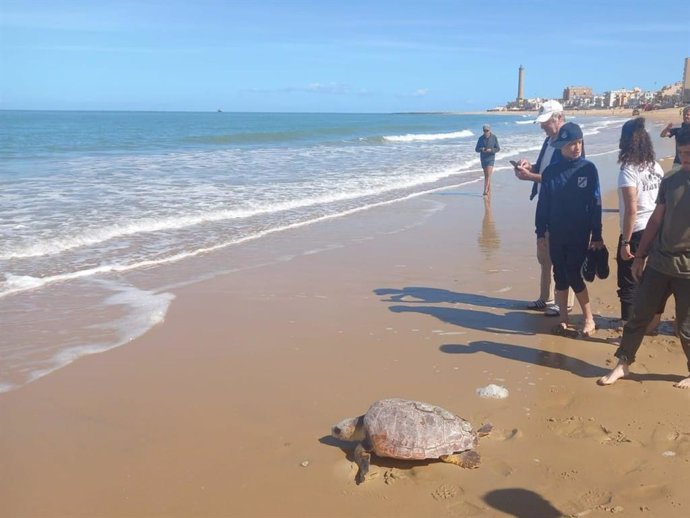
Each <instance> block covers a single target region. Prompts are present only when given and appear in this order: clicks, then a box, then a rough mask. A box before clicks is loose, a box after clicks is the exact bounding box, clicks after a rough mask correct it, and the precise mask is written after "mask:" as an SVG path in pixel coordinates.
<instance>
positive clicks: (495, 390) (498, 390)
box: [477, 383, 508, 399]
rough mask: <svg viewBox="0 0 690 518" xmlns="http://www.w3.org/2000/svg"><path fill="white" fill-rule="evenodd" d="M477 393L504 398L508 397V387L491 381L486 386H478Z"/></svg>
mask: <svg viewBox="0 0 690 518" xmlns="http://www.w3.org/2000/svg"><path fill="white" fill-rule="evenodd" d="M477 395H478V396H479V397H483V398H491V399H505V398H507V397H508V389H507V388H505V387H502V386H500V385H494V384H493V383H492V384H490V385H487V386H486V387H482V388H478V389H477Z"/></svg>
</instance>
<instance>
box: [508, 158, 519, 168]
mask: <svg viewBox="0 0 690 518" xmlns="http://www.w3.org/2000/svg"><path fill="white" fill-rule="evenodd" d="M509 162H510V163H511V164H513V167H517V166H518V163H517V162H516V161H515V160H509Z"/></svg>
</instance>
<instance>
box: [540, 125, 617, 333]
mask: <svg viewBox="0 0 690 518" xmlns="http://www.w3.org/2000/svg"><path fill="white" fill-rule="evenodd" d="M553 144H554V146H555V147H556V148H557V149H560V151H561V155H562V156H563V159H562V160H561V161H559V162H557V163H555V164H551V165H549V167H547V168H546V170H545V171H544V173H543V175H542V180H541V188H540V190H539V201H538V202H537V213H536V217H535V226H536V234H537V241H538V242H539V241H540V240H544V239H545V237H546V233H547V232H548V233H549V254H550V255H551V262H552V263H553V277H554V281H555V283H556V303H557V304H558V305H559V307H560V310H561V311H560V322H559V323H558V324H557V325H556V326H555V327H554V328H553V332H554V333H556V334H560V335H565V336H576V335H577V333H576V332H575V331H573V330H571V329H570V328H569V325H568V311H567V298H568V288H572V289H573V291H574V292H575V297H576V298H577V301H578V303H579V304H580V307H581V308H582V314H583V317H584V325H583V328H582V331H581V332H582V334H583V335H584V336H591V335H592V334H593V333H594V331H595V324H594V316H593V314H592V308H591V306H590V303H589V293H588V292H587V286H586V285H585V281H584V279H583V278H582V273H581V269H582V264H583V263H584V261H585V256H586V254H587V250H588V249H590V248H591V249H594V250H597V249H600V248H603V246H604V243H603V240H602V237H601V194H600V191H599V173H598V172H597V168H596V166H595V165H594V164H593V163H592V162H590V161H589V160H586V159H585V158H583V157H582V130H581V129H580V127H579V126H578V125H577V124H574V123H572V122H568V123H566V124H564V125H563V126H562V127H561V129H560V130H559V131H558V137H557V138H556V140H555V141H554V143H553Z"/></svg>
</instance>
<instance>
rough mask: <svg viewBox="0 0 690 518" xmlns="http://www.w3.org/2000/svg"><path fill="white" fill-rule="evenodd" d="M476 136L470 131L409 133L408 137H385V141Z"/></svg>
mask: <svg viewBox="0 0 690 518" xmlns="http://www.w3.org/2000/svg"><path fill="white" fill-rule="evenodd" d="M472 136H474V133H472V132H471V131H470V130H461V131H453V132H451V133H428V134H427V133H420V134H414V133H409V134H407V135H389V136H384V137H383V140H385V141H388V142H430V141H434V140H449V139H456V138H467V137H472Z"/></svg>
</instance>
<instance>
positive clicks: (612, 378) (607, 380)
mask: <svg viewBox="0 0 690 518" xmlns="http://www.w3.org/2000/svg"><path fill="white" fill-rule="evenodd" d="M628 374H630V369H629V368H628V364H627V363H623V362H622V361H619V362H618V365H616V366H615V367H614V368H613V370H612V371H611V372H609V373H608V374H607V375H606V376H602V377H601V378H599V381H597V383H598V384H599V385H613V384H614V383H615V382H616V381H618V380H619V379H621V378H623V377H625V376H627V375H628ZM683 381H685V380H683ZM680 383H682V381H681V382H679V384H680ZM688 384H689V386H690V381H688Z"/></svg>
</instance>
